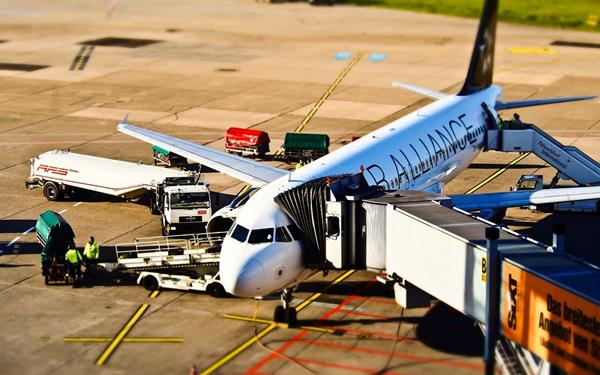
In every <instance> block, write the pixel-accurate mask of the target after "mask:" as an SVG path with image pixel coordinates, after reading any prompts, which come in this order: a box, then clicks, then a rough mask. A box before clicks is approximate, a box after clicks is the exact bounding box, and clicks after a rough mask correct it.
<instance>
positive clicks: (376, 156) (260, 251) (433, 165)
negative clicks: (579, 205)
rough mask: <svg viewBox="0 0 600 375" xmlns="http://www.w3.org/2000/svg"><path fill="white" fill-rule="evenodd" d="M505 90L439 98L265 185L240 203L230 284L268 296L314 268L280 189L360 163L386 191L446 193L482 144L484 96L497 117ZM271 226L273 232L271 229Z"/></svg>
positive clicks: (226, 266) (227, 256)
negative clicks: (279, 198)
mask: <svg viewBox="0 0 600 375" xmlns="http://www.w3.org/2000/svg"><path fill="white" fill-rule="evenodd" d="M500 93H501V90H500V88H498V87H496V86H492V87H489V88H487V89H485V90H482V91H480V92H478V93H475V94H472V95H469V96H448V97H446V98H443V99H440V100H438V101H436V102H434V103H432V104H429V105H428V106H426V107H424V108H422V109H419V110H418V111H416V112H413V113H411V114H410V115H407V116H405V117H403V118H401V119H398V120H396V121H393V122H392V123H390V124H388V125H386V126H384V127H382V128H380V129H377V130H375V131H373V132H372V133H369V134H367V135H365V136H364V137H362V138H360V139H358V140H357V141H354V142H352V143H350V144H348V145H346V146H344V147H341V148H339V149H338V150H336V151H335V152H332V153H330V154H328V155H326V156H324V157H322V158H320V159H318V160H316V161H314V162H312V163H310V164H308V165H306V166H304V167H302V168H301V169H298V170H296V171H294V172H290V174H289V175H286V176H283V177H281V178H279V179H277V180H275V181H273V182H271V183H269V184H267V185H265V186H264V187H262V188H261V189H260V191H258V192H257V193H256V194H254V196H252V197H251V198H250V199H249V200H248V202H247V203H246V204H245V205H244V206H243V207H241V209H240V212H239V216H238V218H237V220H236V223H235V225H234V227H232V230H231V231H230V233H229V234H228V235H227V237H226V238H225V240H224V242H223V246H222V250H221V264H220V273H221V281H222V283H223V285H224V286H225V289H226V290H227V291H228V292H229V293H231V294H233V295H236V296H242V297H255V296H264V295H268V294H271V293H273V292H276V291H279V290H281V289H283V288H287V287H290V286H292V285H295V284H297V283H299V282H301V281H302V280H303V279H304V278H305V277H307V275H309V274H311V273H312V270H310V269H306V268H305V267H304V265H303V264H302V246H301V242H300V241H297V240H295V239H293V235H292V236H290V232H289V230H288V229H289V227H288V226H289V225H290V224H292V223H291V221H290V219H289V218H288V217H287V216H286V215H285V214H284V213H283V212H282V211H281V209H280V208H279V206H278V205H277V204H276V203H275V201H274V197H275V196H277V195H278V194H279V193H281V192H283V191H286V190H288V189H290V188H292V187H295V186H298V185H300V184H303V183H305V182H307V181H310V180H313V179H315V178H319V177H326V176H332V175H338V174H344V173H358V172H359V171H360V170H361V169H364V176H365V178H366V180H367V181H368V182H369V184H371V185H380V186H382V187H383V188H384V189H386V190H430V191H435V192H441V190H442V189H443V186H444V184H445V183H446V182H448V181H450V180H451V179H452V178H454V177H455V176H456V175H457V174H459V173H460V172H461V171H462V170H464V169H465V168H466V167H467V166H469V164H470V163H471V162H472V161H473V159H475V157H476V156H477V155H478V154H479V152H480V151H481V150H482V148H483V145H484V135H485V133H486V129H487V125H486V117H485V112H484V109H483V107H482V103H486V105H487V106H488V108H490V111H491V112H492V113H493V114H494V116H496V114H495V111H494V110H493V108H494V105H495V103H496V100H497V99H498V97H499V95H500ZM238 226H240V228H237V227H238ZM282 227H284V228H283V229H282ZM278 228H279V229H278ZM269 229H272V230H273V231H272V233H273V235H271V236H270V237H269V236H268V235H266V236H265V233H268V230H269ZM259 230H262V231H259ZM283 232H285V233H287V236H283V235H282V234H283ZM244 234H245V237H244ZM232 236H233V237H232ZM234 237H235V238H234ZM236 238H237V239H236Z"/></svg>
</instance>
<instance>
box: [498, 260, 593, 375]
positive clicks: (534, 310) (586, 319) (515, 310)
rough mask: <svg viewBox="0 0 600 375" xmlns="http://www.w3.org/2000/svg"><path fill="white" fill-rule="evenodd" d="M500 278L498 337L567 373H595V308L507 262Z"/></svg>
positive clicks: (572, 294)
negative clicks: (504, 337) (519, 346)
mask: <svg viewBox="0 0 600 375" xmlns="http://www.w3.org/2000/svg"><path fill="white" fill-rule="evenodd" d="M502 279H503V282H502V294H501V300H502V301H501V303H502V315H501V319H502V322H501V323H502V324H501V326H502V329H503V334H504V336H506V337H508V338H509V339H511V340H513V341H514V342H516V343H518V344H519V345H521V346H523V347H525V348H527V349H528V350H530V351H531V352H533V353H535V354H537V355H538V356H540V357H541V358H543V359H546V360H548V361H550V362H551V363H553V364H555V365H557V366H558V367H560V368H562V369H563V370H565V371H567V372H569V373H573V374H591V373H593V374H598V373H600V309H599V308H598V306H596V305H595V304H593V303H591V302H589V301H588V300H585V299H583V298H581V297H579V296H577V295H575V294H574V293H571V292H569V291H567V290H565V289H563V288H561V287H559V286H557V285H554V284H552V283H550V282H548V281H546V280H543V279H542V278H540V277H538V276H535V275H533V274H531V273H530V272H527V271H525V270H523V269H521V268H518V267H516V266H513V265H511V264H509V263H507V262H503V264H502Z"/></svg>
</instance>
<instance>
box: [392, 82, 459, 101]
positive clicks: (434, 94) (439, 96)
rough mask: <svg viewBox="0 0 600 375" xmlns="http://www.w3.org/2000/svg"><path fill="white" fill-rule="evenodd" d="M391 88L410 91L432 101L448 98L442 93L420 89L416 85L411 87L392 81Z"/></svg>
mask: <svg viewBox="0 0 600 375" xmlns="http://www.w3.org/2000/svg"><path fill="white" fill-rule="evenodd" d="M392 86H394V87H399V88H402V89H406V90H408V91H412V92H415V93H417V94H420V95H424V96H427V97H429V98H431V99H434V100H439V99H443V98H445V97H447V96H448V94H446V93H444V92H439V91H434V90H430V89H428V88H425V87H421V86H417V85H411V84H410V83H404V82H400V81H394V82H392Z"/></svg>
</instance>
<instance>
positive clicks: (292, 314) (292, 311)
mask: <svg viewBox="0 0 600 375" xmlns="http://www.w3.org/2000/svg"><path fill="white" fill-rule="evenodd" d="M291 302H292V291H291V290H289V289H284V290H283V293H281V305H279V306H277V307H276V308H275V311H274V312H273V320H274V321H276V322H278V323H287V324H289V325H294V324H296V323H297V321H298V320H297V317H296V308H295V307H292V306H290V303H291Z"/></svg>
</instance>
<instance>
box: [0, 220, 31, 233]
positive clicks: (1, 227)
mask: <svg viewBox="0 0 600 375" xmlns="http://www.w3.org/2000/svg"><path fill="white" fill-rule="evenodd" d="M34 226H35V220H0V233H23V232H25V231H26V230H28V229H29V228H31V227H34Z"/></svg>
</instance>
